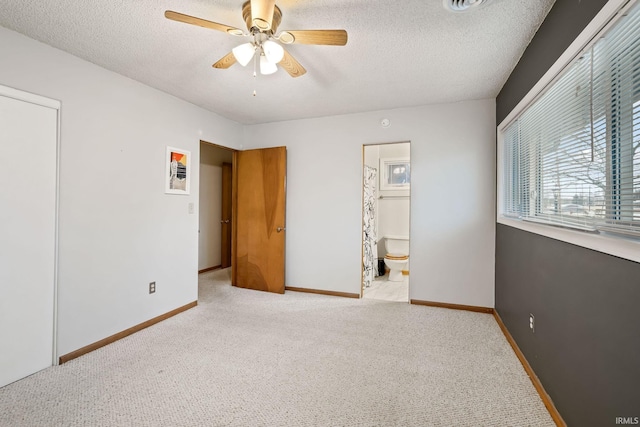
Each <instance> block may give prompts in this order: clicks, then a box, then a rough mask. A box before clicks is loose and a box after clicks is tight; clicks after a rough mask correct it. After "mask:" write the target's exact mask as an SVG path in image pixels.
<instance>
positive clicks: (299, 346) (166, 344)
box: [0, 270, 554, 427]
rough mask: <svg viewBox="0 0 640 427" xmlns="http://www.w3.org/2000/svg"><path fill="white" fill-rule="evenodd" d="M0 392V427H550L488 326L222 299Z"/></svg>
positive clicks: (208, 276)
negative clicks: (0, 426)
mask: <svg viewBox="0 0 640 427" xmlns="http://www.w3.org/2000/svg"><path fill="white" fill-rule="evenodd" d="M228 274H229V272H228V271H227V270H220V271H214V272H210V273H205V274H203V275H201V276H200V300H199V306H198V307H196V308H193V309H191V310H189V311H187V312H184V313H182V314H179V315H177V316H175V317H173V318H171V319H168V320H166V321H164V322H162V323H159V324H157V325H155V326H152V327H150V328H148V329H145V330H143V331H141V332H139V333H137V334H134V335H132V336H129V337H127V338H125V339H123V340H120V341H118V342H116V343H114V344H111V345H109V346H106V347H103V348H101V349H99V350H97V351H94V352H92V353H90V354H87V355H85V356H83V357H81V358H78V359H75V360H73V361H71V362H68V363H66V364H64V365H61V366H56V367H52V368H49V369H46V370H44V371H42V372H39V373H37V374H34V375H32V376H30V377H28V378H25V379H23V380H20V381H18V382H15V383H13V384H10V385H8V386H6V387H4V388H1V389H0V425H2V426H11V427H19V426H29V427H33V426H65V427H66V426H154V427H155V426H447V427H449V426H454V425H455V426H473V427H478V426H553V425H554V423H553V421H552V420H551V417H550V416H549V414H548V412H547V411H546V409H545V407H544V405H543V403H542V401H541V400H540V398H539V396H538V395H537V394H536V391H535V389H534V388H533V385H532V384H531V382H530V380H529V378H528V377H527V375H526V373H525V371H524V370H523V368H522V366H521V365H520V363H519V361H518V359H517V358H516V356H515V355H514V353H513V351H512V350H511V348H510V347H509V345H508V343H507V341H506V340H505V338H504V336H503V335H502V333H501V331H500V329H499V327H498V325H497V324H496V322H495V320H494V319H493V317H492V316H491V315H488V314H480V313H470V312H464V311H455V310H447V309H441V308H431V307H422V306H412V305H409V304H407V303H395V302H381V301H374V300H355V299H347V298H339V297H329V296H322V295H313V294H305V293H298V292H287V293H286V294H285V295H275V294H268V293H263V292H257V291H250V290H244V289H238V288H233V287H231V286H230V285H229V284H228V277H229V276H228Z"/></svg>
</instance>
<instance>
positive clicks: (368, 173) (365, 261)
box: [362, 165, 378, 288]
mask: <svg viewBox="0 0 640 427" xmlns="http://www.w3.org/2000/svg"><path fill="white" fill-rule="evenodd" d="M377 175H378V171H377V170H376V169H375V168H372V167H371V166H366V165H365V167H364V179H363V188H364V191H363V197H364V200H363V209H362V215H363V221H362V224H363V227H362V246H363V247H362V266H363V268H362V287H363V288H368V287H369V286H371V282H373V278H374V277H375V276H376V272H377V270H378V269H377V259H378V247H377V237H376V228H377V227H376V177H377Z"/></svg>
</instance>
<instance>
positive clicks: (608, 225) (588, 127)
mask: <svg viewBox="0 0 640 427" xmlns="http://www.w3.org/2000/svg"><path fill="white" fill-rule="evenodd" d="M501 137H502V144H503V145H502V149H503V153H502V162H503V164H502V165H501V166H502V171H503V174H502V176H503V182H502V183H501V185H502V192H503V194H502V196H503V197H502V199H503V206H502V209H503V211H502V214H503V215H505V216H508V217H518V218H521V219H523V220H527V221H535V222H542V223H545V224H550V225H559V226H563V227H570V228H577V229H580V230H584V231H591V232H598V231H607V232H614V233H623V234H626V235H632V236H634V237H640V3H639V4H636V5H635V6H634V7H633V8H631V9H630V10H629V11H628V13H627V14H626V15H625V16H623V17H621V18H620V19H619V20H618V21H617V22H616V23H615V24H614V25H613V26H611V27H610V28H609V30H608V31H607V32H606V33H604V34H603V35H600V37H599V38H598V39H597V41H596V42H595V43H593V44H592V45H591V46H589V48H588V49H586V50H585V51H583V52H582V54H581V55H579V56H578V57H577V58H576V59H575V60H574V61H573V62H572V63H571V64H570V65H569V66H567V67H566V68H565V70H564V71H563V73H562V74H561V75H560V76H558V77H557V78H556V79H555V80H554V82H553V83H551V84H550V85H549V86H548V87H547V88H546V90H545V91H544V92H543V93H542V94H541V95H540V96H539V97H537V99H536V100H535V101H534V102H533V103H532V104H530V105H529V106H528V107H527V108H526V109H525V110H524V111H523V112H522V113H521V114H520V115H519V116H518V117H517V118H516V119H515V120H514V121H512V122H511V123H510V124H509V125H508V126H507V127H505V128H504V130H503V131H502V135H501Z"/></svg>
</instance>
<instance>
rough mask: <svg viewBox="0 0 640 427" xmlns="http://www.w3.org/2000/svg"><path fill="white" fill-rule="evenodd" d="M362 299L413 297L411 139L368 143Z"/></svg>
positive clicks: (403, 298) (365, 171) (365, 178)
mask: <svg viewBox="0 0 640 427" xmlns="http://www.w3.org/2000/svg"><path fill="white" fill-rule="evenodd" d="M362 195H363V199H362V283H361V296H362V298H369V299H377V300H385V301H402V302H409V272H410V269H409V247H410V244H409V243H410V230H409V229H410V211H411V143H410V142H398V143H388V144H377V145H364V146H363V178H362Z"/></svg>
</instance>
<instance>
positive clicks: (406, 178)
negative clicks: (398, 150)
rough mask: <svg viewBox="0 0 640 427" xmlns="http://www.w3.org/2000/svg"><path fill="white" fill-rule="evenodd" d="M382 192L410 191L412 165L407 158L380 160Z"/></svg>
mask: <svg viewBox="0 0 640 427" xmlns="http://www.w3.org/2000/svg"><path fill="white" fill-rule="evenodd" d="M380 170H381V171H382V173H381V174H380V190H383V191H386V190H408V189H409V186H410V185H411V163H410V162H409V159H406V158H395V159H389V158H381V159H380Z"/></svg>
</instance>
